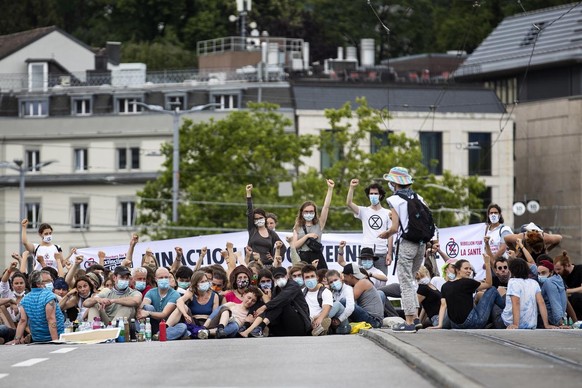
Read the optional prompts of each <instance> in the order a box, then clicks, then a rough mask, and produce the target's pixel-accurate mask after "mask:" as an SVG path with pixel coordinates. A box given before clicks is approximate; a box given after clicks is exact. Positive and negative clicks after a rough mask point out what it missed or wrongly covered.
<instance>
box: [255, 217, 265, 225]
mask: <svg viewBox="0 0 582 388" xmlns="http://www.w3.org/2000/svg"><path fill="white" fill-rule="evenodd" d="M255 226H258V227H260V226H265V219H264V218H260V219H258V220H255Z"/></svg>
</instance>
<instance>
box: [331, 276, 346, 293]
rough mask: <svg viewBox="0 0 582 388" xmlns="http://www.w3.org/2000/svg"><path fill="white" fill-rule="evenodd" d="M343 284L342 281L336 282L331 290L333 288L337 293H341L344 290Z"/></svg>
mask: <svg viewBox="0 0 582 388" xmlns="http://www.w3.org/2000/svg"><path fill="white" fill-rule="evenodd" d="M342 286H343V283H342V281H341V280H339V279H338V280H336V281H334V282H333V283H331V288H333V289H334V290H336V291H339V290H341V289H342Z"/></svg>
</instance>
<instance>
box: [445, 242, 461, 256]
mask: <svg viewBox="0 0 582 388" xmlns="http://www.w3.org/2000/svg"><path fill="white" fill-rule="evenodd" d="M445 249H446V252H447V255H448V256H449V257H450V258H451V259H454V258H455V257H457V256H459V244H457V243H456V242H455V239H454V238H452V237H451V239H450V241H449V242H448V243H447V245H446V247H445Z"/></svg>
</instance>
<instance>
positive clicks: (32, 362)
mask: <svg viewBox="0 0 582 388" xmlns="http://www.w3.org/2000/svg"><path fill="white" fill-rule="evenodd" d="M46 360H48V358H31V359H30V360H26V361H22V362H19V363H17V364H14V365H12V366H15V367H20V366H33V365H35V364H38V363H40V362H43V361H46Z"/></svg>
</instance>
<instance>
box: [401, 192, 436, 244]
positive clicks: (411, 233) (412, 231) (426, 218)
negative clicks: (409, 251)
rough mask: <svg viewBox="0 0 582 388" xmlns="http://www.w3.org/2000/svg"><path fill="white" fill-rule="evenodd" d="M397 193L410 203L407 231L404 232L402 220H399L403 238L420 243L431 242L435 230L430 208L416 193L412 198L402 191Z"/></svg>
mask: <svg viewBox="0 0 582 388" xmlns="http://www.w3.org/2000/svg"><path fill="white" fill-rule="evenodd" d="M397 195H398V196H399V197H400V198H402V199H404V200H406V202H407V204H408V231H407V232H406V233H404V228H403V226H402V222H400V220H399V223H400V229H402V238H404V239H406V240H408V241H412V242H415V243H420V244H424V243H427V242H429V241H430V240H431V239H432V238H433V236H434V232H435V225H434V220H433V218H432V213H431V211H430V209H429V208H428V207H427V206H426V205H425V204H424V203H423V202H422V201H421V200H420V199H419V198H418V195H417V194H416V193H414V194H413V196H412V198H409V197H407V196H406V195H405V194H402V193H398V194H397Z"/></svg>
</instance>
